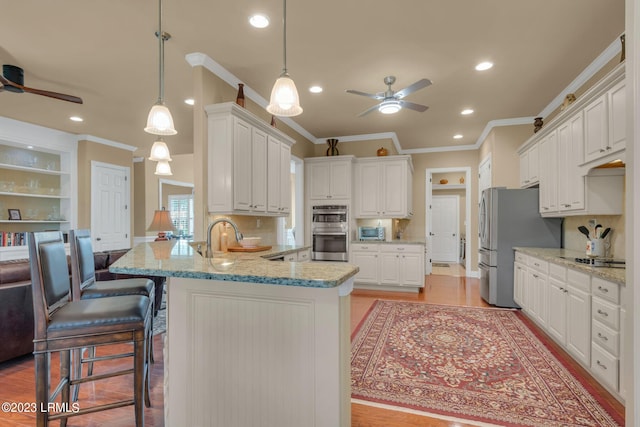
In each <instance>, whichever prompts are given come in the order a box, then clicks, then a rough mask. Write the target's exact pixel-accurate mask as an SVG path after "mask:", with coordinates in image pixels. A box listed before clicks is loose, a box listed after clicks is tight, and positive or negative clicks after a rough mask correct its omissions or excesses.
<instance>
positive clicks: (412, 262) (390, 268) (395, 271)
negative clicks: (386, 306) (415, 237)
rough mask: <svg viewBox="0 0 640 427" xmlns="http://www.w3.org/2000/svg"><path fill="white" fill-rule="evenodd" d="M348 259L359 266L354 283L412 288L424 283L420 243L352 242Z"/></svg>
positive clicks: (422, 250) (366, 285)
mask: <svg viewBox="0 0 640 427" xmlns="http://www.w3.org/2000/svg"><path fill="white" fill-rule="evenodd" d="M349 259H350V261H351V263H353V264H356V265H357V266H358V267H359V268H360V271H359V272H358V274H357V275H356V277H355V284H356V287H362V288H365V287H370V288H371V287H373V288H375V289H383V290H384V289H386V290H404V289H407V290H414V291H417V290H419V289H420V288H422V287H424V246H423V245H416V244H389V243H371V244H369V243H367V244H364V243H353V244H351V248H350V256H349Z"/></svg>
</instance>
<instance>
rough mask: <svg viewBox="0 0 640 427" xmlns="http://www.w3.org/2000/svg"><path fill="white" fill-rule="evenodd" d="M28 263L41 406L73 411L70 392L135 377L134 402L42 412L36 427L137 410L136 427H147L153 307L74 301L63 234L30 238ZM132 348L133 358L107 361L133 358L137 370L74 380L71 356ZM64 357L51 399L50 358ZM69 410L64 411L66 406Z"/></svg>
mask: <svg viewBox="0 0 640 427" xmlns="http://www.w3.org/2000/svg"><path fill="white" fill-rule="evenodd" d="M28 242H29V263H30V267H31V281H32V292H33V309H34V310H33V311H34V321H35V330H34V337H35V338H34V340H33V342H34V351H33V353H34V359H35V373H36V406H37V408H48V404H49V403H50V402H54V401H55V400H56V399H57V397H58V396H60V397H61V403H63V404H66V405H67V406H68V407H71V393H70V389H71V386H74V385H78V384H81V383H85V382H89V381H96V380H102V379H105V378H111V377H114V376H119V375H127V374H131V373H133V379H134V390H133V398H132V399H126V400H120V401H117V402H112V403H107V404H102V405H96V406H93V407H80V409H78V410H77V411H73V412H56V413H50V412H48V411H43V410H38V412H37V415H36V423H37V424H36V425H37V426H38V427H43V426H48V425H49V421H52V420H58V419H59V420H61V423H60V425H61V426H66V422H67V418H68V417H71V416H78V415H83V414H87V413H91V412H96V411H102V410H107V409H113V408H119V407H122V406H128V405H133V406H134V407H135V422H136V426H139V427H141V426H143V425H144V406H143V405H144V404H145V403H148V398H147V397H146V396H145V383H146V377H147V372H148V366H147V363H148V355H147V342H148V336H149V334H150V333H151V329H150V328H151V318H152V314H151V313H152V312H151V303H150V300H149V298H147V297H145V296H141V295H126V296H117V297H109V298H94V299H85V300H76V301H70V298H69V294H70V290H71V284H70V281H69V270H68V267H67V255H66V253H65V249H64V241H63V238H62V233H61V232H60V231H46V232H37V233H28ZM129 342H132V343H133V353H125V354H119V355H113V356H108V357H104V358H103V360H104V359H107V358H109V359H115V358H120V357H131V356H133V366H132V369H124V370H120V371H114V372H109V373H105V374H100V375H94V376H90V377H86V378H79V377H77V378H72V377H71V354H70V353H71V350H74V349H81V348H83V347H95V346H101V345H111V344H119V343H129ZM53 352H60V381H59V383H58V385H57V386H56V387H55V389H54V391H53V393H51V395H50V394H49V393H50V378H51V366H50V365H51V353H53ZM63 406H64V405H63ZM147 406H148V405H147Z"/></svg>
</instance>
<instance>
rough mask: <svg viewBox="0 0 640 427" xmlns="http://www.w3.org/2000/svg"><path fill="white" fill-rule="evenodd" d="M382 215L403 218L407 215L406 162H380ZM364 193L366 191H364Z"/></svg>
mask: <svg viewBox="0 0 640 427" xmlns="http://www.w3.org/2000/svg"><path fill="white" fill-rule="evenodd" d="M381 166H382V170H381V172H382V180H383V181H382V191H383V193H382V194H381V201H382V203H381V205H382V206H381V212H380V214H381V215H382V216H386V217H393V218H403V217H406V216H407V187H406V176H407V163H406V162H384V163H382V165H381ZM365 194H366V193H365Z"/></svg>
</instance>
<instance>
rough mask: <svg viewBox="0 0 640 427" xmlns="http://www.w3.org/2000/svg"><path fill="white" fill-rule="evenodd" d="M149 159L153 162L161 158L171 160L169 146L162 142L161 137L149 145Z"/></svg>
mask: <svg viewBox="0 0 640 427" xmlns="http://www.w3.org/2000/svg"><path fill="white" fill-rule="evenodd" d="M149 160H151V161H154V162H159V161H161V160H164V161H167V162H170V161H171V153H169V147H167V144H166V143H165V142H164V140H163V139H162V137H160V138H158V140H157V141H156V142H154V143H153V145H152V146H151V154H150V155H149Z"/></svg>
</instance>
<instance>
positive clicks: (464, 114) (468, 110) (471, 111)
mask: <svg viewBox="0 0 640 427" xmlns="http://www.w3.org/2000/svg"><path fill="white" fill-rule="evenodd" d="M460 114H462V115H463V116H468V115H469V114H473V110H472V109H471V108H465V109H464V110H462V111H460Z"/></svg>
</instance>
